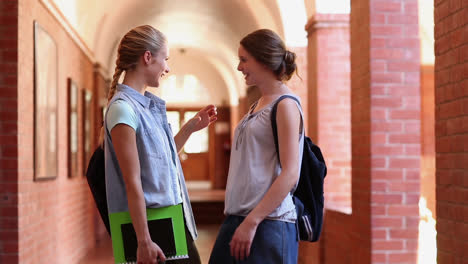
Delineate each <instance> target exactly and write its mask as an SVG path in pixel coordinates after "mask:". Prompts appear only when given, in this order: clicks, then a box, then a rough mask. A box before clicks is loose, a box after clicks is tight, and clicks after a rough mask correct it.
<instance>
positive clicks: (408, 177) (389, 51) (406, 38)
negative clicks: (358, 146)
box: [369, 0, 421, 263]
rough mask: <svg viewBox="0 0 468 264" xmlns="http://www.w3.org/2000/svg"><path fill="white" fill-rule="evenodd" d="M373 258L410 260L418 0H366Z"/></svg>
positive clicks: (414, 222) (416, 163)
mask: <svg viewBox="0 0 468 264" xmlns="http://www.w3.org/2000/svg"><path fill="white" fill-rule="evenodd" d="M369 8H370V9H369V10H370V81H371V83H370V87H369V88H370V97H371V98H370V100H371V101H370V107H371V109H370V110H371V112H370V120H369V123H370V131H371V133H370V142H371V146H370V151H371V175H372V176H371V178H372V179H371V206H372V208H371V212H372V216H371V218H372V231H371V232H372V233H371V235H372V261H373V263H415V262H416V259H417V248H418V240H417V239H418V224H419V209H418V202H419V195H420V141H421V135H420V129H421V125H420V118H421V116H420V115H421V112H420V105H421V102H420V41H419V32H418V2H417V1H416V0H410V1H403V0H400V1H392V2H388V1H382V0H371V1H370V6H369Z"/></svg>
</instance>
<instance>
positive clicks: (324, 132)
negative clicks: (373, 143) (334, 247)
mask: <svg viewBox="0 0 468 264" xmlns="http://www.w3.org/2000/svg"><path fill="white" fill-rule="evenodd" d="M306 29H307V31H308V38H309V58H310V61H309V75H310V76H311V78H309V80H308V82H309V101H310V102H311V103H310V107H309V112H308V114H309V117H310V118H309V127H310V128H311V129H310V130H309V131H310V134H311V136H312V139H313V140H316V141H317V142H318V144H319V145H320V147H321V149H322V152H323V154H324V156H325V158H326V162H327V167H328V176H327V179H326V182H325V201H326V208H327V209H330V210H337V211H341V212H347V213H350V212H351V170H350V169H351V127H350V123H351V122H350V121H351V113H350V91H351V87H350V86H351V84H350V45H349V15H348V14H339V15H338V14H335V15H332V14H317V15H315V16H314V17H313V18H312V19H311V20H310V21H309V23H308V25H307V27H306Z"/></svg>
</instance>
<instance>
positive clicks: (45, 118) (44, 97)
mask: <svg viewBox="0 0 468 264" xmlns="http://www.w3.org/2000/svg"><path fill="white" fill-rule="evenodd" d="M33 24H34V25H33V27H34V30H33V31H34V99H33V104H34V117H33V118H34V121H33V123H34V136H33V142H34V143H33V145H34V147H33V148H34V157H33V164H34V165H33V167H34V180H35V181H39V180H49V179H55V178H56V177H57V174H58V144H57V139H58V123H57V122H58V112H57V101H58V98H57V95H58V89H57V82H58V50H57V44H56V43H55V40H54V39H53V38H52V37H51V35H49V33H48V32H47V31H46V30H45V29H44V28H43V27H42V26H40V25H39V23H38V22H37V21H34V23H33Z"/></svg>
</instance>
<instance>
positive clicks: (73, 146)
mask: <svg viewBox="0 0 468 264" xmlns="http://www.w3.org/2000/svg"><path fill="white" fill-rule="evenodd" d="M67 87H68V126H67V127H68V177H70V178H73V177H75V176H76V175H77V174H78V86H77V85H76V83H75V82H74V81H73V80H72V79H71V78H68V81H67Z"/></svg>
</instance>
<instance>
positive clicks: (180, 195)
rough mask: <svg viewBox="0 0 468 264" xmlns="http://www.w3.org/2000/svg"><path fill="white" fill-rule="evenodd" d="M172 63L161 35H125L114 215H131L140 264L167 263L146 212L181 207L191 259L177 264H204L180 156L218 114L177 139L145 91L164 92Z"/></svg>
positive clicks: (113, 160) (111, 183)
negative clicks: (153, 237) (160, 88)
mask: <svg viewBox="0 0 468 264" xmlns="http://www.w3.org/2000/svg"><path fill="white" fill-rule="evenodd" d="M168 59H169V49H168V46H167V41H166V38H165V36H164V35H163V34H162V33H161V32H160V31H158V30H157V29H155V28H153V27H151V26H149V25H145V26H139V27H136V28H134V29H132V30H130V31H129V32H128V33H127V34H125V36H124V37H123V38H122V40H121V42H120V45H119V48H118V54H117V61H116V66H115V73H114V76H113V80H112V85H111V87H110V90H109V96H108V100H109V102H108V107H107V109H108V110H107V112H106V118H105V122H104V142H105V164H106V168H105V170H106V189H107V204H108V208H109V213H110V214H111V213H114V212H123V211H129V212H130V216H131V218H132V223H133V226H134V229H135V233H136V236H137V241H138V247H137V263H142V264H146V263H151V264H154V263H157V262H158V261H165V259H166V257H165V256H164V253H163V252H162V250H161V248H160V247H159V246H158V245H157V244H156V243H154V242H153V241H152V240H151V237H150V234H149V231H148V225H147V219H146V208H159V207H164V206H170V205H176V204H180V203H182V204H183V209H184V218H185V225H186V231H187V238H188V239H187V242H188V250H189V257H190V258H189V259H188V260H176V261H173V262H171V263H191V264H193V263H200V257H199V255H198V251H197V249H196V247H195V245H194V243H193V240H194V239H196V237H197V230H196V227H195V222H194V219H193V213H192V209H191V206H190V202H189V199H188V194H187V188H186V186H185V181H184V177H183V172H182V169H181V165H180V161H179V158H178V155H177V154H178V152H179V151H180V150H181V149H182V147H183V146H184V144H185V142H186V141H187V139H188V138H189V136H190V135H191V134H192V133H193V132H195V131H197V130H200V129H202V128H205V127H207V126H208V125H210V124H211V123H212V122H214V121H215V120H216V109H215V107H214V106H213V105H210V106H207V107H205V108H204V109H202V110H201V111H200V112H198V114H197V115H196V116H195V117H193V118H192V119H190V120H189V121H188V122H187V123H186V124H185V125H184V126H182V128H181V129H180V132H179V133H178V134H177V135H175V136H173V135H172V131H171V128H170V125H169V124H168V122H167V116H166V104H165V102H164V101H163V100H162V99H161V98H159V97H157V96H155V95H153V94H151V93H149V92H146V91H145V89H146V87H147V86H152V87H158V86H159V82H160V80H161V77H163V76H164V75H165V74H167V73H168V72H169V65H168V63H167V61H168ZM122 74H124V79H123V82H122V84H119V83H118V81H119V78H120V76H121V75H122Z"/></svg>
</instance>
